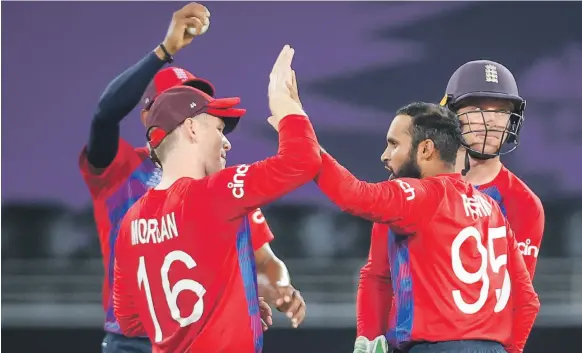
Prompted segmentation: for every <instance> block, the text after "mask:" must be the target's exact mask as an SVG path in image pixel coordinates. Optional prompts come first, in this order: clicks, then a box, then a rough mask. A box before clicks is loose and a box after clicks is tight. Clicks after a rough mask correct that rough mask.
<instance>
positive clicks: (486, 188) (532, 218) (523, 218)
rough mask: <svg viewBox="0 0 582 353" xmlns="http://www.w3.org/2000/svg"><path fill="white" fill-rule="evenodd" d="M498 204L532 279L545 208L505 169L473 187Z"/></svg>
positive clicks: (541, 235)
mask: <svg viewBox="0 0 582 353" xmlns="http://www.w3.org/2000/svg"><path fill="white" fill-rule="evenodd" d="M476 188H477V189H479V190H480V191H481V192H482V193H484V194H487V195H489V196H490V197H491V198H492V199H494V200H495V201H497V203H498V204H499V206H500V207H501V212H502V213H503V214H504V215H505V217H507V220H508V221H509V224H510V225H511V229H512V230H513V232H514V233H515V239H516V240H517V246H518V248H519V250H520V251H521V253H522V255H523V259H524V261H525V264H526V266H527V269H528V272H529V275H530V277H531V279H532V280H533V278H534V274H535V270H536V264H537V261H538V254H539V252H540V246H541V243H542V237H543V235H544V224H545V216H544V208H543V206H542V202H541V201H540V199H539V198H538V197H537V196H536V194H535V193H534V192H533V191H532V190H531V189H530V188H529V187H528V186H527V185H526V184H525V183H524V182H523V181H522V180H520V179H519V178H518V177H517V176H515V174H513V173H512V172H510V171H509V170H508V169H507V168H505V166H502V167H501V170H500V171H499V173H498V174H497V176H496V177H495V178H494V179H493V180H492V181H491V182H489V183H487V184H483V185H478V186H476Z"/></svg>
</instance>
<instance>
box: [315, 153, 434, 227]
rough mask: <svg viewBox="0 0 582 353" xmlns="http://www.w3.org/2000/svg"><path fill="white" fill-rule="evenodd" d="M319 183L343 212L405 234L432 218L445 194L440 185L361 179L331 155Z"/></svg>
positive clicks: (317, 179) (321, 171)
mask: <svg viewBox="0 0 582 353" xmlns="http://www.w3.org/2000/svg"><path fill="white" fill-rule="evenodd" d="M316 183H317V185H318V186H319V188H320V189H321V191H322V192H323V193H324V194H325V195H326V196H327V197H328V198H329V199H330V200H331V201H332V202H333V203H335V204H336V205H337V206H338V207H339V208H341V209H342V210H343V211H345V212H348V213H351V214H353V215H355V216H358V217H362V218H365V219H367V220H370V221H373V222H381V223H390V224H391V226H393V227H395V228H396V229H397V230H399V231H400V232H402V233H403V234H409V233H411V232H414V230H415V229H418V227H419V226H420V225H421V224H422V223H423V222H425V221H426V220H427V218H428V217H431V216H432V214H433V213H434V212H433V211H436V208H437V207H438V205H439V200H441V199H442V197H443V195H444V188H442V187H441V188H439V187H438V186H437V185H438V184H437V183H434V182H426V181H422V180H420V179H410V178H403V179H395V180H390V181H385V182H381V183H367V182H364V181H360V180H358V179H357V178H356V177H355V176H354V175H353V174H352V173H350V172H349V171H348V170H347V169H346V168H344V167H343V166H342V165H340V164H339V163H338V162H337V161H336V160H335V159H333V157H331V156H330V155H329V154H327V153H324V154H323V155H322V163H321V169H320V172H319V174H318V176H317V178H316Z"/></svg>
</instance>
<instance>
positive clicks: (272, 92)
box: [267, 45, 306, 131]
mask: <svg viewBox="0 0 582 353" xmlns="http://www.w3.org/2000/svg"><path fill="white" fill-rule="evenodd" d="M294 55H295V49H293V48H291V47H290V46H289V45H285V47H283V50H281V53H280V54H279V57H278V58H277V61H276V62H275V65H273V70H272V71H271V74H270V75H269V108H270V109H271V116H270V117H269V118H268V119H267V120H268V121H269V124H271V125H272V126H273V127H274V128H275V130H277V131H278V128H279V122H280V121H281V119H283V118H284V117H286V116H288V115H306V114H305V112H304V111H303V108H302V107H301V104H300V103H298V102H297V100H296V99H294V97H293V95H292V93H291V89H290V87H292V85H293V70H292V69H291V63H292V62H293V56H294Z"/></svg>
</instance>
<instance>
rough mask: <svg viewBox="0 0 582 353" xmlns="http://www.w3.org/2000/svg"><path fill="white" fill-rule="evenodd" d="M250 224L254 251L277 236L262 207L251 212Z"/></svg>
mask: <svg viewBox="0 0 582 353" xmlns="http://www.w3.org/2000/svg"><path fill="white" fill-rule="evenodd" d="M249 224H250V225H251V239H252V242H253V250H254V251H257V250H259V249H260V248H261V247H262V246H263V245H265V244H267V243H270V242H271V241H272V240H273V239H274V238H275V236H274V235H273V233H272V232H271V228H269V224H267V220H266V219H265V216H264V215H263V212H262V211H261V209H260V208H257V209H256V210H255V211H254V212H252V213H249Z"/></svg>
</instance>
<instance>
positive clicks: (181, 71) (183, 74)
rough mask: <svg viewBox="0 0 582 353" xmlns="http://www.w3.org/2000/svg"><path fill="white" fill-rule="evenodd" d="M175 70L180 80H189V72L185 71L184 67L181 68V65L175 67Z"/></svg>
mask: <svg viewBox="0 0 582 353" xmlns="http://www.w3.org/2000/svg"><path fill="white" fill-rule="evenodd" d="M173 70H174V73H175V74H176V77H177V78H178V79H179V80H180V81H182V82H184V81H187V80H188V74H187V73H186V71H184V69H181V68H179V67H174V68H173Z"/></svg>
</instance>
